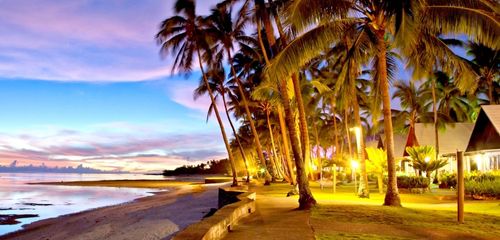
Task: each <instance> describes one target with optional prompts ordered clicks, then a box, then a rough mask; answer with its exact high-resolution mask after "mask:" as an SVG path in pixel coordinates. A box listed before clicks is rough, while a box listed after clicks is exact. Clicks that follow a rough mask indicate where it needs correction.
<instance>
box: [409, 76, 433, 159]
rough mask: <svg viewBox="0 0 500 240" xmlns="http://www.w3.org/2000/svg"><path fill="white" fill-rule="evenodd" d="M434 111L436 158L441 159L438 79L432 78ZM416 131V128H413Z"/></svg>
mask: <svg viewBox="0 0 500 240" xmlns="http://www.w3.org/2000/svg"><path fill="white" fill-rule="evenodd" d="M431 84H432V86H431V90H432V112H433V113H434V140H435V144H436V145H435V147H436V159H439V131H438V113H437V100H436V79H435V78H432V83H431ZM413 130H414V131H415V129H413Z"/></svg>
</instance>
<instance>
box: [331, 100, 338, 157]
mask: <svg viewBox="0 0 500 240" xmlns="http://www.w3.org/2000/svg"><path fill="white" fill-rule="evenodd" d="M331 102H332V103H331V104H332V115H333V131H335V132H334V136H333V138H334V143H335V157H337V154H338V151H339V135H338V130H337V116H336V114H335V107H336V104H335V98H332V99H331Z"/></svg>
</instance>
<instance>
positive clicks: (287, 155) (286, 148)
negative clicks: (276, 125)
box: [277, 107, 297, 185]
mask: <svg viewBox="0 0 500 240" xmlns="http://www.w3.org/2000/svg"><path fill="white" fill-rule="evenodd" d="M277 111H278V120H279V122H280V132H281V138H282V139H283V149H284V152H283V154H282V155H283V156H284V157H285V161H286V164H287V167H288V172H289V174H290V180H291V182H290V183H291V184H292V185H295V184H297V181H296V180H295V174H294V171H293V164H292V160H291V159H290V146H289V145H288V135H287V134H286V124H285V117H284V116H283V109H282V108H281V107H278V109H277Z"/></svg>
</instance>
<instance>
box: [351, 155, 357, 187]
mask: <svg viewBox="0 0 500 240" xmlns="http://www.w3.org/2000/svg"><path fill="white" fill-rule="evenodd" d="M351 168H352V177H353V178H354V194H357V193H358V184H357V180H356V179H357V177H356V168H358V162H356V161H354V160H351Z"/></svg>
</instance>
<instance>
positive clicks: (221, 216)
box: [172, 188, 256, 240]
mask: <svg viewBox="0 0 500 240" xmlns="http://www.w3.org/2000/svg"><path fill="white" fill-rule="evenodd" d="M226 191H227V192H230V191H231V189H230V188H229V189H227V190H226ZM255 197H256V194H255V192H243V193H241V194H239V195H238V196H237V198H238V199H239V200H240V201H238V202H235V203H232V204H228V205H226V206H224V207H222V208H221V209H219V210H217V212H215V213H214V215H212V216H210V217H208V218H205V219H203V220H201V221H200V222H198V223H195V224H192V225H190V226H188V227H187V228H186V229H184V230H183V231H181V232H179V233H178V234H176V235H175V236H174V237H173V238H172V239H174V240H215V239H222V238H223V237H224V236H225V235H226V234H227V233H228V231H231V228H232V227H233V226H234V225H235V224H237V223H238V221H239V220H240V219H242V218H244V217H246V216H248V215H250V214H252V213H253V212H255Z"/></svg>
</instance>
